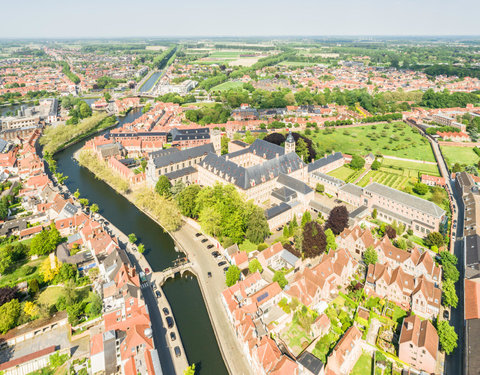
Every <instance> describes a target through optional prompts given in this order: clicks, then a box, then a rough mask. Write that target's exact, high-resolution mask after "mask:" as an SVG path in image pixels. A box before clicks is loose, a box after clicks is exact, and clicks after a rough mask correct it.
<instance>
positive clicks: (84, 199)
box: [78, 198, 89, 207]
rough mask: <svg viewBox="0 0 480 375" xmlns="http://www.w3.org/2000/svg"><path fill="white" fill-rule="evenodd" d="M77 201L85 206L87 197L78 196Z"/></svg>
mask: <svg viewBox="0 0 480 375" xmlns="http://www.w3.org/2000/svg"><path fill="white" fill-rule="evenodd" d="M78 202H79V203H80V204H81V205H82V206H83V207H87V206H88V203H89V202H88V199H87V198H80V199H79V200H78Z"/></svg>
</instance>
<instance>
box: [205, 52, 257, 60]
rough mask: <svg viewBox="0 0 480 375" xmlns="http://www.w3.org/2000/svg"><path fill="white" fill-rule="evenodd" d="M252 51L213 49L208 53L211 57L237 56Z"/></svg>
mask: <svg viewBox="0 0 480 375" xmlns="http://www.w3.org/2000/svg"><path fill="white" fill-rule="evenodd" d="M251 53H253V51H215V52H212V53H211V54H209V55H208V57H212V58H239V57H240V55H245V54H251Z"/></svg>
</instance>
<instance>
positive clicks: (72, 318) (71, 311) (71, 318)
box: [67, 302, 85, 326]
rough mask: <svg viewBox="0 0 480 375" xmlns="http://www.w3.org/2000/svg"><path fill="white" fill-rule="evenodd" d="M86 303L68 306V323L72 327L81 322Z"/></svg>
mask: <svg viewBox="0 0 480 375" xmlns="http://www.w3.org/2000/svg"><path fill="white" fill-rule="evenodd" d="M84 309H85V302H78V303H74V304H73V305H67V314H68V322H69V323H70V324H71V325H72V326H76V325H77V324H78V323H79V322H80V318H81V317H82V316H83V314H84Z"/></svg>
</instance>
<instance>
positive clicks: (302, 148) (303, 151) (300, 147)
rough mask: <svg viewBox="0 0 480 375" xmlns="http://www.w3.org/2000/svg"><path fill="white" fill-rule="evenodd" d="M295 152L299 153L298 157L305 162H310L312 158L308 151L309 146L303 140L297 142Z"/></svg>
mask: <svg viewBox="0 0 480 375" xmlns="http://www.w3.org/2000/svg"><path fill="white" fill-rule="evenodd" d="M295 152H296V153H297V155H298V156H300V157H301V158H302V160H303V161H304V162H308V159H309V157H310V152H309V150H308V146H307V144H306V143H305V141H304V140H303V139H301V138H300V139H299V140H298V141H297V144H296V146H295Z"/></svg>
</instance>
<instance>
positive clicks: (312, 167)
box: [308, 152, 343, 173]
mask: <svg viewBox="0 0 480 375" xmlns="http://www.w3.org/2000/svg"><path fill="white" fill-rule="evenodd" d="M341 159H343V154H342V153H341V152H335V153H334V154H329V155H327V156H326V157H324V158H321V159H318V160H315V161H314V162H313V163H310V164H308V172H309V173H311V172H313V171H316V170H317V169H320V168H322V167H324V166H326V165H328V164H331V163H334V162H336V161H338V160H341Z"/></svg>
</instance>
